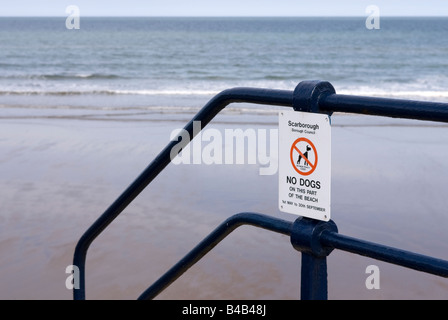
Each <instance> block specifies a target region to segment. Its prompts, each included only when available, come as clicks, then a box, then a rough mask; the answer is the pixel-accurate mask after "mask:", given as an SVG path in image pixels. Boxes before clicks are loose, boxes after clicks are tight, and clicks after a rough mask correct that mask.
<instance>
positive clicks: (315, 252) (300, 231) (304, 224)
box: [291, 217, 338, 300]
mask: <svg viewBox="0 0 448 320" xmlns="http://www.w3.org/2000/svg"><path fill="white" fill-rule="evenodd" d="M326 230H328V231H331V232H338V228H337V226H336V224H335V223H334V222H333V221H332V220H330V221H329V222H324V221H318V220H313V219H309V218H302V217H300V218H298V219H297V220H296V221H295V222H294V225H293V228H292V233H291V244H292V245H293V247H294V249H296V250H298V251H300V252H301V253H302V271H301V287H300V298H301V299H302V300H327V299H328V283H327V281H328V277H327V256H328V255H329V254H330V253H331V251H333V249H332V248H329V247H323V246H322V245H321V243H320V236H321V234H322V232H323V231H326Z"/></svg>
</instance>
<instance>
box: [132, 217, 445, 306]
mask: <svg viewBox="0 0 448 320" xmlns="http://www.w3.org/2000/svg"><path fill="white" fill-rule="evenodd" d="M242 225H251V226H254V227H258V228H262V229H265V230H269V231H272V232H277V233H280V234H283V235H287V236H290V239H291V243H292V245H293V246H294V248H295V249H297V250H298V251H300V252H301V253H302V256H303V257H302V286H301V297H302V299H326V298H327V294H328V293H327V274H326V260H325V258H326V256H328V255H329V254H330V253H331V251H332V250H333V249H339V250H341V251H346V252H351V253H355V254H359V255H362V256H365V257H369V258H372V259H376V260H381V261H385V262H388V263H391V264H395V265H399V266H402V267H405V268H409V269H413V270H417V271H421V272H425V273H429V274H433V275H436V276H440V277H444V278H448V261H446V260H442V259H438V258H433V257H429V256H425V255H421V254H417V253H413V252H409V251H405V250H401V249H396V248H393V247H389V246H385V245H382V244H377V243H373V242H368V241H364V240H360V239H356V238H352V237H348V236H345V235H341V234H339V233H338V231H337V227H336V224H335V223H334V222H333V221H330V222H329V223H327V222H322V221H315V220H312V219H308V218H298V219H297V220H296V221H294V222H290V221H286V220H282V219H279V218H274V217H270V216H266V215H262V214H259V213H239V214H236V215H234V216H232V217H230V218H228V219H227V220H225V221H224V222H223V223H221V224H220V225H219V226H218V227H217V228H216V229H215V230H214V231H213V232H212V233H210V235H208V236H207V237H206V238H204V240H202V241H201V242H200V243H199V244H198V245H197V246H196V247H195V248H194V249H193V250H191V251H190V252H189V253H188V254H187V255H186V256H185V257H184V258H182V259H181V260H179V262H178V263H177V264H175V265H174V266H173V267H172V268H171V269H170V270H168V271H167V272H166V273H165V274H164V275H163V276H162V277H160V278H159V279H158V280H157V281H156V282H154V284H153V285H151V286H150V287H149V288H148V289H146V290H145V291H144V292H143V293H142V294H141V295H140V296H139V298H138V299H139V300H150V299H154V298H155V297H156V296H157V295H159V294H160V293H161V292H162V291H163V290H164V289H166V288H167V287H168V286H169V285H171V284H172V283H173V282H174V281H176V280H177V279H178V278H179V277H180V276H182V274H184V273H185V272H186V271H187V270H188V269H190V268H191V267H192V266H193V265H194V264H195V263H196V262H198V261H199V260H200V259H201V258H203V257H204V256H205V255H206V254H207V253H208V252H210V250H212V249H213V248H214V247H215V246H216V245H217V244H218V243H220V242H221V241H222V240H224V238H226V237H227V236H228V235H229V234H230V233H231V232H232V231H234V230H235V229H236V228H238V227H240V226H242ZM322 268H324V270H322ZM319 270H320V271H321V272H319ZM322 271H324V272H322ZM310 275H311V276H310ZM315 275H317V276H315ZM303 279H306V280H308V281H303ZM310 280H311V281H310ZM316 284H320V285H316Z"/></svg>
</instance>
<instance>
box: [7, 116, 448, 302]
mask: <svg viewBox="0 0 448 320" xmlns="http://www.w3.org/2000/svg"><path fill="white" fill-rule="evenodd" d="M61 112H62V111H61ZM7 114H8V113H7ZM260 117H261V118H262V121H258V120H257V117H256V116H253V117H252V118H251V119H252V121H248V122H246V121H245V120H244V121H243V122H240V123H237V124H235V125H230V122H232V121H233V120H235V119H236V118H238V119H240V118H241V116H240V115H238V114H229V115H227V116H224V117H220V118H218V119H217V121H214V122H212V123H211V124H210V127H211V128H216V129H218V130H224V129H226V128H241V129H243V130H244V129H246V128H254V129H258V128H264V129H275V128H276V125H275V123H276V121H277V118H276V116H275V115H269V114H267V115H263V116H260ZM133 118H134V120H133ZM135 118H138V119H139V120H138V121H135ZM189 118H191V115H185V116H182V117H178V119H179V121H172V119H170V121H163V120H162V119H163V115H160V114H159V115H157V116H155V115H147V116H146V118H143V119H142V118H141V117H140V118H139V117H137V116H134V117H128V116H124V115H123V116H122V117H121V118H120V117H108V116H107V115H105V114H103V115H101V116H100V117H90V118H88V119H86V117H80V116H78V115H71V116H68V117H66V116H63V117H62V116H61V117H56V118H55V117H50V118H49V117H48V116H47V115H45V114H43V115H42V116H40V115H39V114H37V115H36V116H35V117H20V115H18V116H17V114H16V116H15V117H13V116H9V117H4V118H2V119H1V120H0V121H1V126H0V177H1V179H0V192H1V203H0V230H1V232H0V253H1V255H0V299H71V298H72V292H71V291H70V290H67V289H66V287H65V280H66V278H67V274H65V268H66V267H67V266H68V265H71V264H72V258H73V251H74V247H75V245H76V242H77V241H78V239H79V237H80V236H81V235H82V234H83V233H84V231H85V230H87V228H88V227H89V226H90V225H91V224H92V223H93V222H94V221H95V220H96V219H97V218H98V217H99V216H100V215H101V214H102V213H103V212H104V210H105V209H107V207H108V206H109V205H110V204H111V203H112V202H113V201H114V200H115V199H116V198H117V197H118V196H119V195H120V194H121V192H122V191H123V190H124V189H125V188H126V187H127V186H128V185H129V184H130V183H131V182H132V181H133V180H134V179H135V178H136V177H137V176H138V175H139V173H140V172H141V171H142V170H143V169H144V168H145V167H146V166H147V165H148V164H149V163H150V162H151V161H152V160H153V159H154V158H155V156H156V155H157V154H158V153H159V152H160V151H161V150H162V149H163V147H164V146H165V145H166V144H167V143H168V141H169V137H170V134H171V132H172V130H174V129H178V128H181V127H183V125H184V124H185V122H186V121H185V122H183V121H184V120H187V119H189ZM156 120H157V121H156ZM332 121H333V129H332V133H333V136H332V139H333V145H332V158H333V159H332V160H333V164H332V179H333V180H332V219H333V220H334V221H335V222H336V223H337V225H338V228H339V232H340V233H342V234H346V235H349V236H354V237H360V238H363V239H365V240H368V241H374V242H378V243H382V244H385V245H389V246H394V247H398V248H401V249H405V250H410V251H415V252H418V253H421V254H426V255H432V256H436V257H438V258H442V259H445V260H448V233H447V232H446V228H447V227H448V213H447V212H446V208H447V207H448V197H447V196H446V194H447V190H448V189H447V186H448V184H447V182H446V181H447V177H448V161H447V159H448V148H447V141H448V127H447V126H443V125H438V124H434V123H426V122H418V121H405V120H395V119H382V118H376V117H359V116H346V115H335V116H333V118H332ZM251 122H252V123H251ZM277 179H278V178H277V175H271V176H260V175H259V165H248V164H245V165H224V164H223V165H205V164H202V165H170V166H168V167H167V169H166V170H165V171H164V172H162V173H161V174H160V175H159V176H158V177H157V178H156V179H155V180H154V182H153V183H152V184H151V185H150V186H149V187H148V188H147V189H145V190H144V191H143V192H142V193H141V194H140V196H139V197H138V198H137V199H136V200H135V201H134V202H133V203H132V204H131V205H130V206H129V207H128V208H126V209H125V211H124V212H123V213H122V214H121V215H120V216H119V217H118V218H117V219H116V220H115V221H114V222H113V223H112V224H111V225H110V227H109V228H108V229H107V230H106V231H105V232H103V233H102V234H101V235H100V236H99V237H98V238H97V239H96V240H95V241H94V243H93V244H92V246H91V248H90V250H89V253H88V256H87V276H86V279H87V280H86V292H87V299H136V298H137V297H138V296H139V295H140V294H141V293H142V292H143V291H144V290H145V289H146V288H147V287H148V286H149V285H151V284H152V283H153V282H154V281H155V280H157V279H158V277H160V276H161V275H162V274H163V273H164V272H165V271H166V270H168V268H170V267H171V266H172V265H174V264H175V263H177V261H178V260H179V259H180V258H182V257H183V256H184V255H185V254H186V253H187V252H188V251H189V250H190V249H192V248H193V247H194V246H195V245H196V244H197V243H198V242H199V241H201V240H202V239H203V238H204V237H205V236H206V235H208V234H209V233H210V232H211V231H212V230H213V229H214V228H215V227H217V226H218V225H219V224H220V223H221V222H222V221H224V220H225V219H226V218H227V217H229V216H230V215H232V214H235V213H238V212H259V213H263V214H268V215H272V216H275V217H279V218H282V219H286V220H290V221H293V220H294V219H295V218H296V217H295V216H292V215H288V214H284V213H281V212H279V210H278V209H277V201H278V200H277V196H278V195H277V192H278V190H277V188H278V181H277ZM328 264H329V265H328V269H329V298H330V299H448V281H447V280H446V279H443V278H439V277H435V276H431V275H427V274H424V273H421V272H417V271H413V270H407V269H404V268H402V267H398V266H392V265H388V264H385V263H382V262H379V261H375V260H372V259H368V258H365V257H361V256H357V255H352V254H348V253H343V252H338V251H334V252H333V253H332V254H331V255H330V256H329V258H328ZM372 264H374V265H377V266H378V267H379V268H380V271H381V278H380V280H381V288H380V289H379V290H368V289H366V286H365V280H366V278H367V276H368V275H367V274H366V273H365V271H366V268H367V266H369V265H372ZM299 290H300V254H299V253H297V252H296V251H294V249H293V248H292V246H291V245H290V242H289V238H288V237H286V236H281V235H277V234H272V233H270V232H267V231H264V230H259V229H255V228H253V227H241V228H239V229H237V230H236V231H234V232H233V233H232V234H231V235H230V236H229V237H228V238H227V239H225V240H224V242H222V243H221V244H219V245H218V246H217V247H216V248H215V249H214V250H213V251H212V252H210V253H209V254H208V255H207V256H206V257H205V258H204V259H203V260H201V261H200V262H199V263H198V264H197V265H195V266H194V267H193V268H192V269H190V270H189V271H188V272H187V273H186V274H184V275H183V276H182V277H181V278H180V279H179V280H178V281H177V282H175V283H174V284H173V285H172V286H171V287H169V288H168V289H167V290H166V291H164V292H163V293H162V294H161V295H160V296H158V297H157V298H158V299H297V298H298V297H299Z"/></svg>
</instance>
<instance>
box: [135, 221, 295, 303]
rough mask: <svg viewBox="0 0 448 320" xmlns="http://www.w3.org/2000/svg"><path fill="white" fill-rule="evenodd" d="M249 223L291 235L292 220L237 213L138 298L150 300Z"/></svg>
mask: <svg viewBox="0 0 448 320" xmlns="http://www.w3.org/2000/svg"><path fill="white" fill-rule="evenodd" d="M243 225H250V226H254V227H258V228H262V229H266V230H269V231H273V232H277V233H280V234H284V235H288V236H289V235H291V229H292V225H293V223H292V222H289V221H285V220H281V219H277V218H272V217H269V216H266V215H262V214H257V213H239V214H236V215H234V216H232V217H230V218H228V219H227V220H226V221H224V222H223V223H222V224H221V225H219V226H218V227H217V228H216V229H215V230H214V231H213V232H212V233H210V235H208V236H207V237H206V238H204V240H202V241H201V242H200V243H199V244H198V245H197V246H196V247H195V248H194V249H193V250H191V251H190V252H189V253H188V254H187V255H186V256H185V257H184V258H182V259H181V260H180V261H179V262H178V263H177V264H176V265H174V266H173V267H172V268H171V269H170V270H168V272H166V273H165V274H164V275H163V276H162V277H160V279H159V280H157V281H156V282H155V283H154V284H153V285H152V286H150V287H149V288H148V289H146V290H145V292H143V293H142V294H141V295H140V297H139V298H138V299H139V300H150V299H153V298H155V297H156V296H157V295H158V294H159V293H161V292H162V291H163V290H164V289H165V288H166V287H168V286H169V285H170V284H171V283H173V282H174V281H176V280H177V279H178V278H179V277H180V276H181V275H182V274H184V273H185V272H186V271H187V270H188V269H190V268H191V267H192V266H193V265H194V264H195V263H196V262H198V261H199V260H200V259H201V258H202V257H204V256H205V255H206V254H207V253H208V252H210V250H212V249H213V248H214V247H215V246H216V245H217V244H218V243H219V242H221V241H222V240H223V239H224V238H225V237H227V236H228V235H229V234H230V233H231V232H232V231H234V230H235V229H236V228H238V227H240V226H243Z"/></svg>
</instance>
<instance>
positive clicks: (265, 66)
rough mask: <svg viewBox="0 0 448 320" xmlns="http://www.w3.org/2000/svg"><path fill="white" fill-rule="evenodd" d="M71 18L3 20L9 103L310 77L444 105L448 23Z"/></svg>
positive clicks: (202, 99) (180, 107)
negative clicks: (71, 22)
mask: <svg viewBox="0 0 448 320" xmlns="http://www.w3.org/2000/svg"><path fill="white" fill-rule="evenodd" d="M66 19H67V18H66V17H52V18H45V17H39V18H37V17H36V18H12V17H3V18H0V106H1V107H2V108H6V107H7V108H8V109H9V108H11V107H17V108H27V109H31V110H29V112H32V109H46V110H47V111H48V112H50V114H51V110H56V109H64V110H71V109H76V110H78V111H79V110H89V109H95V110H97V109H101V110H108V111H112V112H114V111H117V110H122V111H123V110H127V111H130V112H141V111H144V110H152V111H157V110H159V111H160V110H163V112H170V110H171V111H173V112H182V111H191V110H196V109H198V108H200V107H201V106H202V105H203V104H204V103H206V102H207V101H208V100H209V99H210V98H211V97H213V96H214V95H215V94H217V93H219V92H220V91H222V90H225V89H228V88H233V87H259V88H270V89H286V90H293V89H294V88H295V86H296V85H297V84H298V83H299V82H300V81H303V80H326V81H330V82H331V83H332V84H333V86H334V87H335V89H336V92H337V93H343V94H356V95H369V96H381V97H392V98H404V99H414V100H430V101H440V102H447V101H448V72H446V71H447V69H448V36H447V35H448V18H423V17H422V18H393V17H384V18H382V19H381V21H380V22H381V24H380V29H368V28H367V27H366V17H351V18H328V17H325V18H323V17H322V18H318V17H297V18H290V17H288V18H267V17H266V18H249V17H248V18H240V17H239V18H230V17H229V18H225V17H223V18H217V17H214V18H204V17H197V18H180V17H172V18H169V17H164V18H157V17H132V18H131V17H126V18H118V17H110V18H107V17H102V18H94V17H81V18H80V28H79V29H68V28H67V26H66ZM257 108H260V107H259V106H257Z"/></svg>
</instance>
